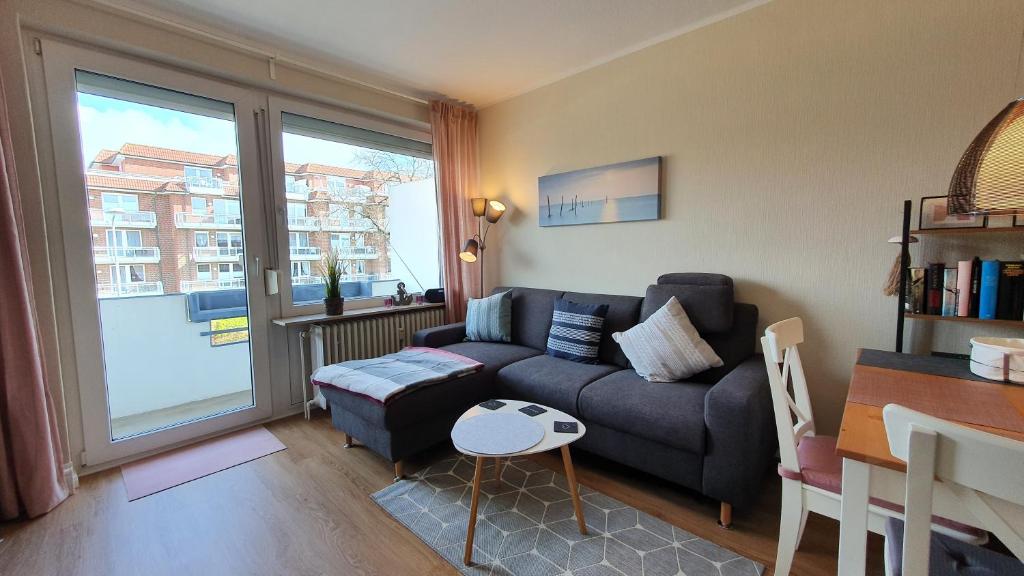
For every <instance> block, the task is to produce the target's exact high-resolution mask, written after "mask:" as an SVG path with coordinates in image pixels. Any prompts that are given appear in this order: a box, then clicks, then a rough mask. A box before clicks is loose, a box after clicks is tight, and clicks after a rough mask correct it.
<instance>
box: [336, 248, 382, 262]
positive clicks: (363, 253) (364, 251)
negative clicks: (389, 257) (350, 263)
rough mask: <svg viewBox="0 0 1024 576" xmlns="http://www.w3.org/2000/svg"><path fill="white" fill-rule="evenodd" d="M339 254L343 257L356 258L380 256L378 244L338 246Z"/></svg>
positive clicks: (367, 258)
mask: <svg viewBox="0 0 1024 576" xmlns="http://www.w3.org/2000/svg"><path fill="white" fill-rule="evenodd" d="M338 255H339V256H341V257H342V258H354V259H357V260H363V259H366V260H369V259H375V258H377V257H378V256H379V254H378V253H377V247H376V246H344V247H342V248H338Z"/></svg>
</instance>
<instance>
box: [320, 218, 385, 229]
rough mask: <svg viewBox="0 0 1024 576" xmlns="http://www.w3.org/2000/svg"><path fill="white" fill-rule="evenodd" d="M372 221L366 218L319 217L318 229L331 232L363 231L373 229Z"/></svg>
mask: <svg viewBox="0 0 1024 576" xmlns="http://www.w3.org/2000/svg"><path fill="white" fill-rule="evenodd" d="M373 227H374V226H373V222H371V221H370V220H369V219H368V218H331V217H329V216H324V217H322V218H321V219H320V229H322V230H330V231H332V232H363V231H365V230H372V229H373Z"/></svg>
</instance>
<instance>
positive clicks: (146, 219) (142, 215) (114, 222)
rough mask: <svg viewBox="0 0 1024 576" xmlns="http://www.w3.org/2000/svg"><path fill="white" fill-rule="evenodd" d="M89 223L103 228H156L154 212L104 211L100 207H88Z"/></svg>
mask: <svg viewBox="0 0 1024 576" xmlns="http://www.w3.org/2000/svg"><path fill="white" fill-rule="evenodd" d="M89 224H90V225H92V226H102V227H105V228H109V227H111V226H123V227H125V228H156V212H145V211H136V212H105V211H103V210H102V209H100V208H90V209H89Z"/></svg>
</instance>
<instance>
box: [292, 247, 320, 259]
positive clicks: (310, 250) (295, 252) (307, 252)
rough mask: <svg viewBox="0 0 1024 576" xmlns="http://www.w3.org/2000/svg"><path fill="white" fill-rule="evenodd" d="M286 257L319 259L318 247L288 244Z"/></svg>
mask: <svg viewBox="0 0 1024 576" xmlns="http://www.w3.org/2000/svg"><path fill="white" fill-rule="evenodd" d="M288 257H289V258H291V259H292V260H319V259H320V248H318V247H316V246H289V247H288Z"/></svg>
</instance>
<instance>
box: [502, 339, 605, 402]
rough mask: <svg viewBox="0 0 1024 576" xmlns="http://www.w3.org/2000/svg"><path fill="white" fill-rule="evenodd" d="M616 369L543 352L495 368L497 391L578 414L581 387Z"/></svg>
mask: <svg viewBox="0 0 1024 576" xmlns="http://www.w3.org/2000/svg"><path fill="white" fill-rule="evenodd" d="M616 370H619V367H618V366H612V365H609V364H580V363H579V362H572V361H571V360H562V359H560V358H553V357H551V356H548V355H546V354H545V355H543V356H534V357H533V358H527V359H526V360H523V361H521V362H516V363H515V364H510V365H508V366H506V367H504V368H502V369H501V370H499V371H498V378H497V383H498V394H499V395H501V396H502V397H503V398H510V399H513V400H528V401H530V402H536V403H538V404H543V405H545V406H550V407H552V408H555V409H557V410H561V411H563V412H565V413H567V414H572V415H573V416H578V411H577V408H576V401H577V399H578V398H579V394H580V390H583V389H584V387H585V386H586V385H587V384H590V383H591V382H593V381H594V380H597V379H598V378H601V377H602V376H607V375H608V374H611V373H612V372H615V371H616Z"/></svg>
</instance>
